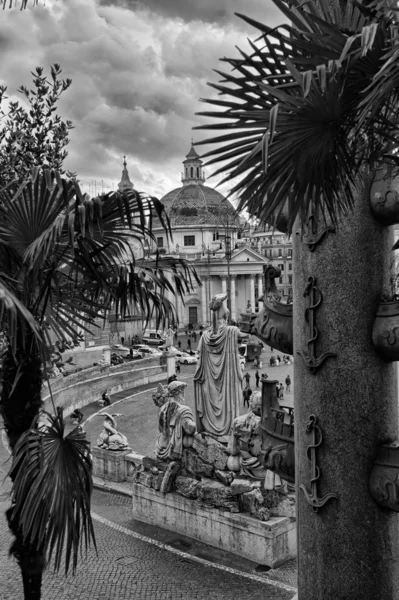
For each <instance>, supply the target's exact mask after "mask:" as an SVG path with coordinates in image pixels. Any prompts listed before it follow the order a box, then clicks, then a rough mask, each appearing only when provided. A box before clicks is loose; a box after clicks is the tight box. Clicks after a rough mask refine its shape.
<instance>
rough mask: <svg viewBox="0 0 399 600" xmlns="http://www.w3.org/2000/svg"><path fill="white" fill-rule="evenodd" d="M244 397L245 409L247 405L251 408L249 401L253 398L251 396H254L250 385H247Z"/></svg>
mask: <svg viewBox="0 0 399 600" xmlns="http://www.w3.org/2000/svg"><path fill="white" fill-rule="evenodd" d="M242 395H243V399H244V400H243V405H244V407H245V404H246V405H247V407H248V408H249V399H250V397H251V395H252V390H251V388H250V387H249V385H247V386H246V387H245V389H244V391H243V393H242Z"/></svg>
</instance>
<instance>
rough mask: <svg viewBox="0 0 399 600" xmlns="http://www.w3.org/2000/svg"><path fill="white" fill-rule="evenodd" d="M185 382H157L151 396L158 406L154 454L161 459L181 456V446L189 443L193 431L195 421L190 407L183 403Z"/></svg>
mask: <svg viewBox="0 0 399 600" xmlns="http://www.w3.org/2000/svg"><path fill="white" fill-rule="evenodd" d="M186 387H187V383H184V382H183V381H172V382H171V383H170V384H169V385H168V387H167V388H166V387H164V386H163V385H161V384H159V386H158V388H157V391H156V393H155V394H153V396H152V398H153V400H154V403H155V404H156V406H158V407H159V413H158V418H159V431H160V435H159V437H158V439H157V441H156V444H155V454H156V456H157V458H159V459H161V460H165V459H172V460H174V459H176V458H181V457H182V454H183V448H184V446H185V445H189V444H190V443H189V442H188V441H187V438H191V437H192V436H193V434H194V433H195V423H194V417H193V413H192V411H191V408H189V407H188V406H186V405H185V404H184V390H185V388H186Z"/></svg>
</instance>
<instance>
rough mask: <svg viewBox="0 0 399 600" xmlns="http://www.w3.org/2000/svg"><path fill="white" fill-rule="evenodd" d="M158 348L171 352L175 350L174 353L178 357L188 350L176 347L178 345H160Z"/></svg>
mask: <svg viewBox="0 0 399 600" xmlns="http://www.w3.org/2000/svg"><path fill="white" fill-rule="evenodd" d="M158 350H168V351H169V352H173V354H174V355H175V356H177V357H178V358H179V357H180V356H181V355H182V354H187V352H184V351H183V350H179V349H178V348H176V346H169V347H166V346H159V347H158Z"/></svg>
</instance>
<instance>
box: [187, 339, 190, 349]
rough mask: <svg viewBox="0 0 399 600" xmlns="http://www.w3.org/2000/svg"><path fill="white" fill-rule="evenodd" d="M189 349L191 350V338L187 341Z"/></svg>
mask: <svg viewBox="0 0 399 600" xmlns="http://www.w3.org/2000/svg"><path fill="white" fill-rule="evenodd" d="M187 348H188V349H189V350H191V340H190V338H188V340H187Z"/></svg>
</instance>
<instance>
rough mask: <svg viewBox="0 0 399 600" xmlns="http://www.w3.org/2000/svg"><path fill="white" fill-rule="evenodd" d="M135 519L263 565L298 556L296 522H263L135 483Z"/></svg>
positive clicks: (274, 520) (282, 519) (289, 520)
mask: <svg viewBox="0 0 399 600" xmlns="http://www.w3.org/2000/svg"><path fill="white" fill-rule="evenodd" d="M132 493H133V510H132V516H133V518H134V519H138V520H140V521H144V522H146V523H151V524H152V525H158V526H159V527H164V528H165V529H170V530H171V531H175V532H177V533H179V534H181V535H185V536H187V537H191V538H194V539H196V540H199V541H201V542H204V543H206V544H209V545H211V546H215V547H216V548H221V549H223V550H226V551H228V552H231V553H232V554H237V555H238V556H243V557H244V558H248V559H249V560H252V561H254V562H257V563H259V564H261V565H267V566H268V567H272V568H273V567H276V566H278V565H279V564H281V563H283V562H285V561H287V560H289V559H292V558H294V557H295V555H296V533H295V530H296V525H295V520H294V519H290V518H288V517H272V518H271V519H270V520H269V521H259V520H257V519H254V518H252V517H250V516H248V515H243V514H237V513H231V512H228V511H223V510H219V509H217V508H214V507H211V506H206V505H205V504H199V503H198V502H197V501H196V500H190V499H188V498H184V497H183V496H180V495H179V494H175V493H171V494H167V495H164V494H161V493H160V492H157V491H155V490H153V489H151V488H148V487H145V486H143V485H140V484H137V483H133V492H132Z"/></svg>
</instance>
